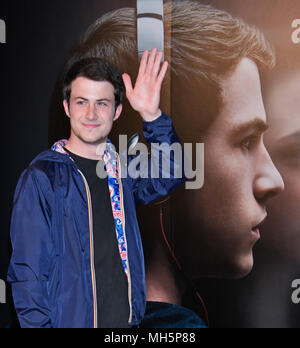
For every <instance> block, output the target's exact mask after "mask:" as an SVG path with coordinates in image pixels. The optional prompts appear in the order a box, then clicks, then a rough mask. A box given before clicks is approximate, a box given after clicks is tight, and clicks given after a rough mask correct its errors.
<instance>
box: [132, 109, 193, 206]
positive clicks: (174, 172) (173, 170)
mask: <svg viewBox="0 0 300 348" xmlns="http://www.w3.org/2000/svg"><path fill="white" fill-rule="evenodd" d="M143 131H144V136H145V138H146V140H147V142H148V144H149V145H151V148H152V149H153V150H154V151H151V155H150V156H149V155H147V156H146V159H145V158H144V160H145V161H146V163H147V169H146V171H147V175H146V176H147V177H146V178H145V177H139V178H137V179H134V180H133V190H134V196H135V201H136V203H137V204H141V205H147V204H149V203H151V202H153V201H155V200H157V199H160V198H162V197H164V196H167V195H168V194H169V193H171V192H172V191H173V190H175V189H176V188H177V187H178V186H180V185H182V184H183V183H184V182H185V181H186V177H185V175H184V170H183V168H184V154H183V149H182V146H181V144H180V140H179V138H178V136H177V134H176V132H175V129H174V127H173V122H172V120H171V118H170V117H169V116H168V115H166V114H162V116H160V117H159V118H158V119H157V120H155V121H153V122H144V129H143ZM163 144H164V145H169V146H167V147H166V148H165V149H164V148H163V147H161V146H162V145H163ZM174 144H177V146H178V145H180V149H181V150H182V151H181V153H180V152H179V157H178V156H174V153H173V152H172V151H171V152H170V146H172V145H174ZM158 148H159V150H161V151H156V150H157V149H158ZM164 155H165V156H164ZM144 157H145V155H144ZM133 159H135V160H136V159H137V157H135V158H133V157H132V158H131V161H132V160H133ZM129 161H130V160H129ZM166 162H169V163H166ZM144 163H145V162H144ZM165 164H167V166H166V168H169V169H170V171H169V170H167V172H166V170H164V168H165V167H164V165H165ZM129 165H130V163H129ZM153 173H156V174H155V175H153ZM129 175H130V174H129Z"/></svg>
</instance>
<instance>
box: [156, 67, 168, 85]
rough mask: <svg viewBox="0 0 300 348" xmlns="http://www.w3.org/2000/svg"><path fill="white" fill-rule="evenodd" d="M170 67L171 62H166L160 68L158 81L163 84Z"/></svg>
mask: <svg viewBox="0 0 300 348" xmlns="http://www.w3.org/2000/svg"><path fill="white" fill-rule="evenodd" d="M168 67H169V63H168V62H164V64H163V66H162V68H161V70H160V73H159V75H158V77H157V82H158V83H159V84H160V85H161V84H162V82H163V80H164V78H165V76H166V73H167V71H168Z"/></svg>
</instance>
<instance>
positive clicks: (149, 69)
mask: <svg viewBox="0 0 300 348" xmlns="http://www.w3.org/2000/svg"><path fill="white" fill-rule="evenodd" d="M156 52H157V48H153V49H152V51H151V53H150V57H149V59H148V64H147V68H146V74H149V75H150V74H151V73H152V70H153V66H154V62H155V57H156Z"/></svg>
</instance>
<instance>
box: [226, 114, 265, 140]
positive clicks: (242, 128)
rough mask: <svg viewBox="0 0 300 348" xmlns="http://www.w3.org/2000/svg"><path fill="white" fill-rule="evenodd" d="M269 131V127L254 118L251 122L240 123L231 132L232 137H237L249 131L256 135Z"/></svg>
mask: <svg viewBox="0 0 300 348" xmlns="http://www.w3.org/2000/svg"><path fill="white" fill-rule="evenodd" d="M268 129H269V126H268V125H267V124H266V122H264V121H263V120H262V119H260V118H256V119H254V120H252V121H249V122H246V123H242V124H240V125H237V126H235V127H234V129H233V131H232V136H233V137H237V136H239V135H241V134H244V133H246V132H249V131H254V132H256V133H265V132H266V131H267V130H268Z"/></svg>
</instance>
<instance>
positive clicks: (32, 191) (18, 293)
mask: <svg viewBox="0 0 300 348" xmlns="http://www.w3.org/2000/svg"><path fill="white" fill-rule="evenodd" d="M50 228H51V222H50V214H49V208H48V207H47V203H46V199H45V196H44V194H43V193H42V190H41V188H40V185H39V183H38V182H37V179H36V175H35V173H34V171H33V170H32V169H28V170H26V171H25V172H24V173H23V174H22V176H21V178H20V180H19V183H18V185H17V189H16V192H15V197H14V207H13V212H12V219H11V242H12V249H13V252H12V257H11V261H10V266H9V270H8V276H7V280H8V282H9V283H11V285H12V291H13V298H14V304H15V309H16V312H17V315H18V318H19V322H20V325H21V327H23V328H50V327H51V320H50V308H49V307H50V306H49V300H48V293H47V280H48V276H49V272H50V269H49V268H50V265H51V262H50V258H51V254H52V252H53V243H52V242H51V238H50Z"/></svg>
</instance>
